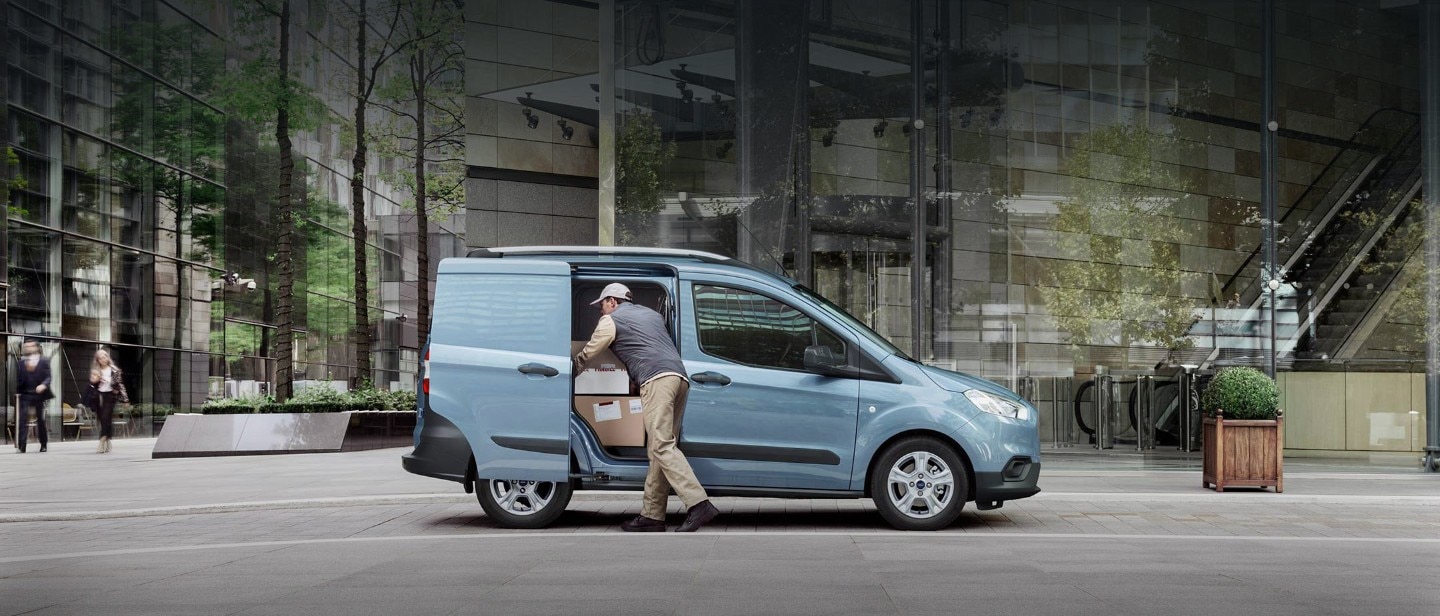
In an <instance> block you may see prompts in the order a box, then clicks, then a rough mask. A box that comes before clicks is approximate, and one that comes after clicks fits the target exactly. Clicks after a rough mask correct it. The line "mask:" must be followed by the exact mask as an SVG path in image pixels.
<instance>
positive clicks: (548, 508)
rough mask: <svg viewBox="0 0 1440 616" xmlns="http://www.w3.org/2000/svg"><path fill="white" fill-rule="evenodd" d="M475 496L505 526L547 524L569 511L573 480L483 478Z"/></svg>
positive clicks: (521, 526)
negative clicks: (558, 481) (559, 481)
mask: <svg viewBox="0 0 1440 616" xmlns="http://www.w3.org/2000/svg"><path fill="white" fill-rule="evenodd" d="M479 484H480V485H478V486H477V489H476V490H475V497H476V499H477V500H479V501H480V507H481V508H482V509H484V510H485V514H486V515H488V516H490V518H491V519H493V520H495V523H496V524H499V525H500V526H503V527H505V528H545V527H546V526H549V525H550V524H552V523H554V522H555V520H557V519H559V518H560V514H562V513H565V507H567V506H569V504H570V495H571V490H570V484H568V483H556V482H553V481H525V480H518V479H481V480H480V481H479Z"/></svg>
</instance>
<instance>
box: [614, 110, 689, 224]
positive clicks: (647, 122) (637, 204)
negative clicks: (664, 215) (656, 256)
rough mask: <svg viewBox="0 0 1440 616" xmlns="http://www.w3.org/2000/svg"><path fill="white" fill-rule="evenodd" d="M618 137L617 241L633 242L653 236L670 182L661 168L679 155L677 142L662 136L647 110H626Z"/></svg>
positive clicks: (616, 152) (616, 168) (616, 182)
mask: <svg viewBox="0 0 1440 616" xmlns="http://www.w3.org/2000/svg"><path fill="white" fill-rule="evenodd" d="M620 124H621V127H622V128H621V129H620V131H619V133H620V134H619V137H618V138H617V139H616V141H615V239H616V241H615V243H616V244H619V245H622V246H624V245H631V244H634V243H635V242H637V241H642V240H644V239H647V238H651V237H653V234H651V233H649V232H648V231H649V230H650V229H651V227H652V226H653V225H654V222H655V216H656V214H658V213H659V212H660V207H661V205H662V203H661V198H662V195H663V194H664V193H665V190H666V182H665V180H664V178H662V177H661V173H660V172H661V169H663V168H664V167H665V164H666V163H668V162H670V159H671V158H673V157H674V156H675V144H674V143H671V142H667V141H664V140H663V139H661V136H660V125H659V124H657V123H656V122H655V118H653V117H651V116H650V114H647V113H626V114H625V115H624V116H623V117H622V118H621V122H620Z"/></svg>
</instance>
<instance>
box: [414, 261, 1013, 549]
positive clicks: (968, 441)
mask: <svg viewBox="0 0 1440 616" xmlns="http://www.w3.org/2000/svg"><path fill="white" fill-rule="evenodd" d="M439 269H440V272H439V279H438V281H437V283H436V286H435V304H434V306H435V309H434V315H435V317H434V324H433V326H432V329H431V332H430V339H429V343H428V345H427V346H426V348H425V351H424V366H423V368H422V370H423V373H422V379H421V387H420V389H421V392H420V396H419V420H418V422H417V426H416V428H415V449H414V451H413V452H411V453H409V454H406V455H405V456H404V458H403V464H404V467H405V470H407V471H409V472H412V473H415V474H418V475H425V476H429V477H438V478H441V479H448V480H451V481H457V482H460V483H461V484H463V485H464V486H465V491H466V492H467V493H471V492H473V493H475V494H476V495H477V498H478V499H479V501H480V505H481V506H482V507H483V508H484V510H485V512H486V513H487V514H488V515H490V516H491V517H492V518H494V519H495V521H496V522H497V523H498V524H500V525H502V526H506V527H515V528H540V527H544V526H546V525H548V524H550V523H551V522H554V521H555V520H556V519H557V518H558V517H559V516H560V514H561V513H563V512H564V510H565V507H566V506H567V505H568V504H569V501H570V496H571V494H572V493H573V492H574V491H575V490H635V491H639V490H641V489H643V485H644V480H645V473H646V471H647V469H648V462H647V460H646V455H645V449H644V448H643V447H611V446H605V445H602V443H601V440H600V439H599V438H598V437H597V436H596V432H595V430H594V429H593V428H592V426H591V424H589V423H587V422H586V421H585V420H584V419H582V417H581V416H580V415H579V414H578V413H577V412H576V405H575V403H574V393H573V385H574V383H573V379H572V375H571V372H572V368H571V355H570V351H571V345H572V342H571V341H572V340H587V339H589V337H590V334H591V332H592V331H593V329H594V327H595V323H596V322H597V321H598V319H599V316H600V314H599V310H598V309H596V308H595V307H593V306H589V305H588V303H589V301H590V300H591V299H594V297H596V296H597V295H598V294H599V291H600V289H601V288H602V287H604V286H605V285H606V284H608V283H611V282H622V283H624V284H625V285H626V286H628V287H629V288H630V289H631V291H632V292H633V293H634V295H635V302H636V303H639V304H642V305H645V306H648V307H651V308H654V309H656V310H657V311H659V312H660V313H661V314H662V315H666V316H667V317H668V318H669V322H670V328H671V333H672V335H673V336H674V338H675V343H676V345H677V346H678V348H679V349H680V354H681V357H682V358H683V360H684V362H685V367H686V371H687V372H688V375H689V377H690V380H691V382H692V386H691V389H690V394H689V402H688V404H687V406H686V410H685V413H684V415H683V417H682V418H681V421H680V427H679V430H680V449H681V450H682V451H683V452H684V453H685V455H686V457H687V458H688V459H689V461H690V465H691V466H692V467H693V468H694V470H695V474H696V476H697V477H698V478H699V479H700V482H701V483H702V484H703V485H704V486H705V489H706V491H707V492H708V493H709V494H710V495H712V496H770V497H784V498H866V497H868V498H871V499H873V500H874V502H875V506H876V507H877V508H878V509H879V511H880V514H881V515H882V516H883V517H884V518H885V520H886V521H887V522H889V523H890V524H891V525H893V526H894V527H896V528H899V529H903V530H938V529H942V528H945V527H946V526H948V525H949V524H950V523H952V522H953V521H954V520H955V519H956V518H957V517H958V516H959V515H960V511H961V509H962V508H963V507H964V506H965V503H966V502H967V501H974V502H975V504H976V506H977V507H978V508H979V509H982V510H985V509H994V508H996V507H1000V506H1001V505H1002V504H1004V502H1005V501H1007V500H1013V499H1017V498H1025V497H1027V496H1031V495H1034V494H1035V493H1037V492H1039V491H1040V489H1039V488H1038V487H1036V482H1037V480H1038V479H1039V475H1040V436H1039V430H1038V426H1037V423H1038V418H1037V416H1036V411H1035V408H1034V407H1033V406H1031V405H1030V403H1028V402H1026V401H1025V400H1023V399H1021V398H1020V397H1019V396H1017V395H1015V394H1014V393H1012V392H1011V391H1009V390H1007V389H1005V388H1003V387H1000V386H998V385H996V384H994V383H991V382H989V381H986V380H984V379H980V378H976V377H973V376H969V375H966V374H960V373H957V372H951V371H947V370H941V369H939V368H934V367H930V366H926V365H923V364H921V363H919V362H917V361H915V360H913V359H911V358H910V357H908V356H907V355H906V354H905V353H904V352H903V351H901V350H900V349H898V348H896V347H895V346H894V345H892V344H890V343H889V342H888V341H886V340H885V339H884V338H882V337H881V336H880V335H879V334H876V333H875V332H874V331H872V330H870V328H868V327H866V326H865V325H864V324H862V323H861V322H860V321H858V320H856V319H855V318H854V317H853V316H851V315H850V314H848V313H846V312H845V311H844V310H843V309H841V308H840V307H838V306H836V305H835V304H833V303H831V302H829V301H828V300H826V299H825V298H823V297H821V296H820V295H818V294H816V293H815V292H813V291H811V290H809V289H807V288H805V287H804V286H802V285H800V284H797V283H796V282H794V281H792V280H788V279H786V278H783V277H780V276H776V275H774V274H771V273H769V272H766V271H764V270H761V269H758V268H756V267H753V266H750V265H747V264H745V263H743V262H740V261H737V260H735V259H730V258H727V257H723V256H719V255H714V254H709V253H704V252H696V251H688V250H667V249H653V248H614V247H513V248H488V249H479V250H475V251H472V252H471V253H470V255H469V256H468V257H467V258H453V259H445V260H443V261H441V262H440V268H439Z"/></svg>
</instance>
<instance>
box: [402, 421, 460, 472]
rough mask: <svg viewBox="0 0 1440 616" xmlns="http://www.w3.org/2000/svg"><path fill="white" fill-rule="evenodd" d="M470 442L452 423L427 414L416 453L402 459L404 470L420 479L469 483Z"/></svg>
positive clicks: (406, 455)
mask: <svg viewBox="0 0 1440 616" xmlns="http://www.w3.org/2000/svg"><path fill="white" fill-rule="evenodd" d="M470 455H471V454H470V441H469V440H467V439H466V438H465V434H464V433H462V432H460V429H459V428H457V427H455V424H453V423H451V422H450V420H449V419H446V418H445V417H444V416H443V415H440V414H438V413H434V412H426V413H425V418H424V423H423V424H422V425H421V427H420V439H419V442H417V443H416V444H415V451H413V452H411V453H408V454H405V455H403V456H401V457H400V466H401V467H403V468H404V469H405V470H406V471H409V472H411V473H414V474H416V475H424V476H426V477H434V478H436V479H445V480H448V481H457V482H460V483H464V482H465V470H466V468H467V467H469V465H470Z"/></svg>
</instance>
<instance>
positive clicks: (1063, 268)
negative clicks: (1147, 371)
mask: <svg viewBox="0 0 1440 616" xmlns="http://www.w3.org/2000/svg"><path fill="white" fill-rule="evenodd" d="M1184 147H1187V146H1185V145H1184V144H1183V142H1182V141H1180V140H1178V139H1176V138H1175V137H1174V136H1171V135H1169V134H1165V133H1162V132H1160V131H1158V130H1155V129H1152V128H1149V127H1147V126H1133V125H1116V126H1107V127H1103V128H1098V129H1096V130H1094V131H1093V132H1091V133H1089V134H1087V135H1084V136H1082V137H1080V138H1079V139H1077V140H1076V143H1075V145H1074V148H1073V149H1072V150H1070V152H1071V153H1070V155H1069V156H1067V157H1066V159H1065V172H1066V173H1067V174H1068V175H1070V176H1071V178H1072V179H1071V190H1070V194H1069V195H1068V196H1067V197H1066V198H1065V199H1063V200H1062V201H1060V202H1059V203H1058V204H1057V206H1058V209H1059V214H1058V216H1057V217H1056V219H1055V231H1056V232H1057V233H1056V236H1057V237H1056V248H1057V249H1058V253H1059V254H1058V257H1059V258H1058V259H1056V260H1053V261H1050V266H1049V268H1048V271H1046V272H1044V273H1043V274H1042V275H1041V276H1042V278H1041V280H1040V281H1039V282H1038V285H1037V288H1038V289H1039V291H1040V294H1041V297H1042V298H1043V300H1044V302H1045V305H1046V307H1047V308H1048V310H1049V312H1050V314H1051V315H1052V316H1053V317H1054V318H1055V320H1056V324H1057V325H1058V326H1059V328H1060V330H1061V331H1063V332H1065V333H1066V334H1068V336H1069V341H1070V343H1071V344H1072V345H1076V346H1078V345H1090V344H1116V345H1118V346H1120V347H1121V348H1122V349H1128V348H1129V347H1130V346H1131V345H1134V344H1137V343H1144V344H1150V345H1157V346H1161V347H1165V348H1169V349H1172V350H1175V349H1181V348H1185V347H1188V346H1190V340H1189V339H1188V338H1187V337H1186V336H1185V333H1186V331H1187V330H1188V329H1189V327H1190V325H1191V323H1192V322H1193V319H1194V310H1195V307H1196V300H1195V299H1194V298H1191V297H1187V296H1185V295H1184V292H1183V290H1184V287H1185V285H1186V283H1187V282H1188V281H1190V280H1191V279H1192V278H1196V279H1198V276H1199V274H1198V273H1196V272H1187V271H1184V270H1183V269H1181V264H1180V242H1181V240H1182V239H1183V237H1184V229H1183V227H1182V223H1181V220H1180V219H1179V218H1177V217H1176V211H1175V207H1176V204H1177V203H1178V202H1179V200H1180V199H1181V198H1182V197H1183V196H1184V195H1185V193H1186V192H1187V191H1188V190H1189V188H1188V182H1187V181H1186V179H1185V178H1184V176H1183V175H1182V174H1181V173H1180V172H1179V171H1178V170H1177V168H1176V167H1175V166H1173V165H1170V164H1166V163H1162V162H1161V161H1162V160H1177V159H1179V157H1178V156H1177V154H1178V153H1179V151H1180V150H1181V149H1182V148H1184ZM1127 357H1128V355H1127ZM1127 361H1128V359H1127Z"/></svg>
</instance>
